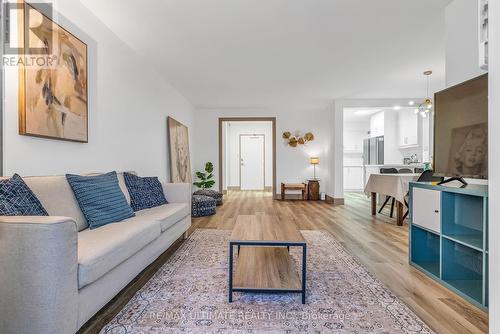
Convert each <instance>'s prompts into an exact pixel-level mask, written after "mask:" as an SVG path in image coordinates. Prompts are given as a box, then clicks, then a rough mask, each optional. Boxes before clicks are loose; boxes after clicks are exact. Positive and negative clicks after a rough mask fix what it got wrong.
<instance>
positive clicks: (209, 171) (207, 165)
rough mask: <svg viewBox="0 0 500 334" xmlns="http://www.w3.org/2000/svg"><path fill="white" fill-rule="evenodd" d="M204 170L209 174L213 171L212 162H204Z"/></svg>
mask: <svg viewBox="0 0 500 334" xmlns="http://www.w3.org/2000/svg"><path fill="white" fill-rule="evenodd" d="M205 171H206V172H207V173H209V174H211V173H212V172H213V171H214V164H213V163H211V162H210V161H209V162H207V163H206V164H205Z"/></svg>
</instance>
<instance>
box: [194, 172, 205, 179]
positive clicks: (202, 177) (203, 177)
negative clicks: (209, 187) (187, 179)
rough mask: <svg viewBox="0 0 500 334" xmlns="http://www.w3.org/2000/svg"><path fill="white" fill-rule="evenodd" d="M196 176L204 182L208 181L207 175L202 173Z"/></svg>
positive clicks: (197, 173)
mask: <svg viewBox="0 0 500 334" xmlns="http://www.w3.org/2000/svg"><path fill="white" fill-rule="evenodd" d="M196 176H197V177H198V178H199V179H201V180H203V181H204V180H206V179H207V174H205V173H202V172H196Z"/></svg>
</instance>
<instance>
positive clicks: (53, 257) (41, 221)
mask: <svg viewBox="0 0 500 334" xmlns="http://www.w3.org/2000/svg"><path fill="white" fill-rule="evenodd" d="M77 231H78V230H77V224H76V222H75V221H74V220H73V219H72V218H66V217H31V216H27V217H5V216H3V217H0V314H1V316H0V333H74V332H76V330H77V329H78V327H77V326H78V324H77V322H78V272H77V271H78V255H77V252H78V251H77V242H78V232H77Z"/></svg>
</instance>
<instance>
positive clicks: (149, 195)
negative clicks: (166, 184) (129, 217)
mask: <svg viewBox="0 0 500 334" xmlns="http://www.w3.org/2000/svg"><path fill="white" fill-rule="evenodd" d="M123 177H124V178H125V184H126V185H127V189H128V193H129V194H130V205H131V206H132V209H134V211H139V210H144V209H149V208H152V207H155V206H159V205H163V204H167V203H168V202H167V199H166V198H165V194H164V193H163V187H162V186H161V183H160V180H158V178H157V177H139V176H137V175H134V174H130V173H123Z"/></svg>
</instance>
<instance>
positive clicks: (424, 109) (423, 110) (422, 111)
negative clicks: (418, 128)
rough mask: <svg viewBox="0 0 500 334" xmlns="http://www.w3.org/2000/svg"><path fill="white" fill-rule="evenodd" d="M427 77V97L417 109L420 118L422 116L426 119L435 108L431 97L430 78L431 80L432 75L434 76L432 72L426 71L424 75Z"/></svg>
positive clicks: (416, 112)
mask: <svg viewBox="0 0 500 334" xmlns="http://www.w3.org/2000/svg"><path fill="white" fill-rule="evenodd" d="M423 74H424V75H425V77H426V80H427V93H426V94H427V95H426V96H427V97H426V98H425V100H424V101H423V102H421V103H419V105H418V107H417V108H415V114H419V115H420V116H422V117H423V118H426V117H427V116H428V115H429V113H430V112H431V111H432V107H433V104H432V99H431V98H430V97H429V96H430V95H429V83H430V78H431V75H432V71H430V70H429V71H425V72H424V73H423Z"/></svg>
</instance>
